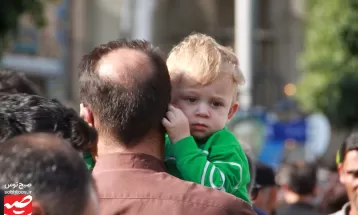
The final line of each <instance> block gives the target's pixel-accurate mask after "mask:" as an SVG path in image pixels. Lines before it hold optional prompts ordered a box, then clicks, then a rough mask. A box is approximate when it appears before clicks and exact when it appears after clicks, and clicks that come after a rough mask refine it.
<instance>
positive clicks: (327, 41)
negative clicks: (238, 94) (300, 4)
mask: <svg viewBox="0 0 358 215" xmlns="http://www.w3.org/2000/svg"><path fill="white" fill-rule="evenodd" d="M307 2H308V5H307V6H308V7H307V17H306V32H305V49H304V52H303V53H302V57H301V59H300V66H301V69H302V71H303V75H302V80H301V82H300V83H299V85H298V95H297V98H298V99H299V101H300V102H301V104H302V106H303V108H305V109H306V110H309V111H322V112H323V113H325V114H326V115H327V116H328V118H329V119H330V121H331V122H332V123H333V125H335V126H337V127H342V128H348V129H350V128H352V127H356V126H357V125H358V0H309V1H307Z"/></svg>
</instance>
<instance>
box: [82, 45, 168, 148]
mask: <svg viewBox="0 0 358 215" xmlns="http://www.w3.org/2000/svg"><path fill="white" fill-rule="evenodd" d="M80 69H81V71H80V74H79V84H80V97H81V102H82V105H81V115H82V116H83V117H84V118H85V120H86V121H87V122H88V123H89V124H90V125H92V126H94V127H95V128H96V129H97V130H98V132H99V136H100V137H101V135H102V134H105V135H106V136H110V137H111V138H115V139H119V140H120V141H121V142H122V143H124V144H125V145H126V146H133V145H135V144H136V143H138V142H139V141H141V140H143V139H145V137H146V135H147V134H149V133H150V132H156V133H160V135H161V136H163V137H164V128H163V126H162V124H161V121H162V119H163V117H164V116H165V114H166V111H167V108H168V104H169V102H170V91H171V86H170V80H169V74H168V69H167V66H166V65H165V61H164V60H163V58H162V57H161V54H160V52H159V50H158V49H157V48H155V47H153V46H152V44H150V43H149V42H146V41H142V40H132V41H125V40H119V41H111V42H108V43H106V44H103V45H100V46H99V47H96V48H95V49H93V50H92V51H91V52H90V53H89V54H87V55H85V56H84V57H83V59H82V62H81V65H80Z"/></svg>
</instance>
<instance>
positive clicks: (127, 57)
mask: <svg viewBox="0 0 358 215" xmlns="http://www.w3.org/2000/svg"><path fill="white" fill-rule="evenodd" d="M97 71H98V75H99V77H101V78H103V79H105V80H107V81H111V82H114V83H118V84H123V85H125V86H127V87H131V86H135V83H136V82H138V81H143V80H146V79H147V78H148V76H149V75H152V74H153V64H152V62H151V60H150V58H149V56H148V55H147V54H146V53H144V52H142V51H138V50H134V49H129V48H123V49H117V50H115V51H112V52H110V53H109V54H107V55H106V56H104V57H103V58H102V59H101V60H100V61H99V63H98V70H97Z"/></svg>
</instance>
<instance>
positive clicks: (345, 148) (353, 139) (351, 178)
mask: <svg viewBox="0 0 358 215" xmlns="http://www.w3.org/2000/svg"><path fill="white" fill-rule="evenodd" d="M337 161H338V172H339V180H340V182H341V183H342V184H344V186H345V187H346V190H347V194H348V198H349V201H350V202H351V206H352V207H355V208H356V209H358V133H357V132H355V133H353V134H351V135H350V136H349V137H348V138H347V139H346V140H345V141H344V143H343V144H342V146H341V148H340V150H339V152H338V156H337Z"/></svg>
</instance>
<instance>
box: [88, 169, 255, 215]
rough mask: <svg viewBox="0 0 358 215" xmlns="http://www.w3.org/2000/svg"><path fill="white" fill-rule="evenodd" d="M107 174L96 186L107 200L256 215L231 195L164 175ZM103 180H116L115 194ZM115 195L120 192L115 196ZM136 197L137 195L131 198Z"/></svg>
mask: <svg viewBox="0 0 358 215" xmlns="http://www.w3.org/2000/svg"><path fill="white" fill-rule="evenodd" d="M105 174H108V172H105V173H101V174H96V175H95V179H96V181H97V180H100V181H101V182H100V183H97V186H98V189H99V193H100V196H106V198H107V199H108V197H110V196H109V193H110V194H111V195H112V197H110V198H122V197H123V196H126V197H128V198H132V199H133V198H138V199H140V198H141V197H142V196H143V197H144V196H145V198H147V199H148V198H150V199H155V200H156V201H163V202H166V203H167V202H168V201H170V202H177V204H175V205H178V207H179V206H183V205H185V207H184V208H188V210H190V208H192V207H194V206H195V208H197V207H199V206H201V207H203V208H207V210H214V211H228V212H227V213H226V214H235V213H240V214H254V212H253V209H252V207H251V205H249V204H248V203H247V202H245V201H243V200H241V199H239V198H237V197H235V196H233V195H231V194H228V193H224V192H222V191H218V190H215V189H212V188H208V187H204V186H202V185H199V184H196V183H192V182H187V181H183V180H181V179H178V178H176V177H174V176H171V175H169V174H168V173H165V172H160V173H158V172H156V173H155V172H153V173H148V172H146V173H145V172H142V173H140V172H136V173H131V172H128V171H123V172H122V173H121V172H116V173H115V175H116V176H115V177H108V175H107V176H106V175H105ZM104 178H107V179H108V178H111V179H109V180H111V181H112V183H114V181H115V183H116V184H117V185H118V186H116V187H118V188H116V189H117V191H114V189H113V185H112V186H111V185H110V184H111V182H110V183H108V181H106V182H104V181H103V180H104ZM97 182H99V181H97ZM134 185H135V186H134ZM121 187H122V188H123V189H122V188H121ZM126 187H131V189H130V190H128V189H127V188H126ZM127 190H128V191H127ZM116 192H118V193H117V194H116ZM123 192H126V193H123ZM134 194H135V196H132V195H134ZM210 208H211V209H210ZM224 214H225V213H224Z"/></svg>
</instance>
